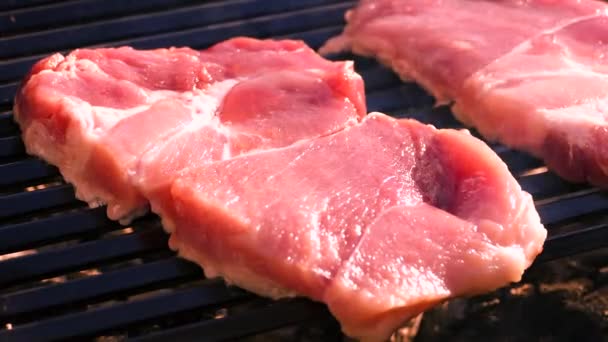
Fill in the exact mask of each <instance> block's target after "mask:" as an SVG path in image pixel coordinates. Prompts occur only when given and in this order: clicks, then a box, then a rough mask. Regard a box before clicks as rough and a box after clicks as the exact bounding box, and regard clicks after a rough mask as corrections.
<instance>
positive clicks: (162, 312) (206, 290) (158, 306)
mask: <svg viewBox="0 0 608 342" xmlns="http://www.w3.org/2000/svg"><path fill="white" fill-rule="evenodd" d="M249 296H250V295H249V294H248V293H246V292H244V291H242V290H239V289H236V288H228V287H226V286H225V285H224V284H223V283H222V282H219V281H216V280H208V281H206V282H203V283H202V284H200V285H197V286H195V287H193V288H187V289H179V290H175V291H174V292H172V293H165V294H160V295H157V296H154V297H151V298H146V299H140V300H134V301H130V302H125V303H120V304H115V305H113V306H110V307H104V308H98V309H94V310H88V311H85V312H79V313H75V314H69V315H65V316H60V317H56V318H51V319H47V320H42V321H38V322H35V323H29V324H26V325H23V326H21V327H19V329H13V330H5V331H0V340H2V341H8V340H10V341H27V342H29V341H37V340H40V339H41V337H43V338H44V339H45V340H58V339H66V338H71V337H78V336H88V335H92V334H96V333H101V332H104V331H108V330H110V329H114V328H117V327H120V326H125V325H130V324H134V323H138V322H142V321H146V320H150V319H153V318H158V317H163V316H165V317H166V316H169V315H171V314H174V313H178V312H182V311H186V310H192V309H197V308H203V307H206V306H212V305H217V304H228V303H230V302H231V301H234V300H237V299H246V298H247V297H249Z"/></svg>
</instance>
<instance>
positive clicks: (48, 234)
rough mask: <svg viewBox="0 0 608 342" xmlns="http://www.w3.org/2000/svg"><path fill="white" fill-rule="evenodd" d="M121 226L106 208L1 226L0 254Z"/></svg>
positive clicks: (85, 209) (81, 210)
mask: <svg viewBox="0 0 608 342" xmlns="http://www.w3.org/2000/svg"><path fill="white" fill-rule="evenodd" d="M113 226H114V227H116V226H118V223H117V222H113V221H110V220H109V219H108V218H107V216H106V208H105V207H99V208H95V209H89V208H83V209H79V210H77V211H74V212H64V213H61V214H59V215H54V216H51V217H46V218H42V219H37V220H32V221H28V222H21V223H16V224H11V225H4V226H0V241H2V245H0V254H6V253H13V252H18V251H20V250H23V249H27V248H35V247H39V246H40V245H42V244H47V243H49V242H54V241H56V240H65V239H68V238H70V237H72V236H76V235H83V234H89V233H93V232H101V231H103V230H105V229H108V227H113Z"/></svg>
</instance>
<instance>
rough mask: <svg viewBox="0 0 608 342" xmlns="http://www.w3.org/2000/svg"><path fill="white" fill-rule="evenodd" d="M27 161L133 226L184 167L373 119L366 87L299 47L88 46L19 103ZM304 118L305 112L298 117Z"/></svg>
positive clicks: (49, 66)
mask: <svg viewBox="0 0 608 342" xmlns="http://www.w3.org/2000/svg"><path fill="white" fill-rule="evenodd" d="M14 112H15V118H16V120H17V121H18V122H19V124H20V126H21V128H22V131H23V139H24V141H25V145H26V146H27V150H28V152H29V153H31V154H34V155H37V156H40V157H42V158H43V159H45V160H47V161H49V162H50V163H52V164H54V165H56V166H58V167H59V170H60V171H61V173H62V175H63V176H64V177H65V179H66V180H67V181H68V182H71V183H73V184H74V185H75V187H76V190H77V196H78V197H79V198H80V199H82V200H84V201H86V202H88V203H89V204H90V205H98V204H101V203H107V204H108V216H109V217H110V218H112V219H121V220H122V221H123V222H128V221H129V220H130V219H131V218H133V217H134V216H137V215H139V214H141V213H142V212H144V211H145V210H146V208H147V202H148V199H151V200H155V199H156V197H155V196H156V195H157V194H159V193H160V192H161V190H162V189H163V187H166V188H168V186H169V185H170V182H171V179H172V177H173V176H174V174H175V173H176V172H177V171H178V170H180V169H181V168H185V167H191V166H193V165H199V164H201V163H207V162H210V161H213V160H219V159H225V158H230V157H232V156H235V155H238V154H240V153H244V152H247V151H250V150H255V149H260V148H268V147H279V146H286V145H289V144H291V143H293V142H295V141H298V140H300V139H309V138H312V137H317V136H322V135H326V134H329V133H332V132H335V131H338V130H341V129H343V128H344V127H346V126H348V125H351V124H353V123H356V122H358V121H359V119H360V118H361V117H362V116H363V115H365V104H364V94H363V82H362V80H361V78H360V77H359V75H357V74H356V73H355V72H354V71H353V67H352V63H350V62H331V61H328V60H325V59H323V58H321V57H320V56H318V55H317V54H316V53H315V52H314V51H313V50H311V49H310V48H308V47H307V46H306V45H305V44H304V43H302V42H298V41H289V40H283V41H272V40H264V41H262V40H255V39H248V38H235V39H231V40H228V41H225V42H223V43H220V44H217V45H215V46H213V47H211V48H210V49H208V50H205V51H195V50H192V49H189V48H171V49H158V50H151V51H138V50H134V49H132V48H128V47H122V48H116V49H94V50H89V49H82V50H76V51H74V52H72V53H70V54H69V55H67V56H65V57H64V56H62V55H60V54H56V55H53V56H50V57H48V58H46V59H44V60H42V61H40V62H39V63H37V64H36V65H35V66H34V68H33V70H32V71H31V73H30V74H29V75H28V77H27V78H26V79H25V81H24V83H23V85H22V87H21V89H20V90H19V92H18V95H17V98H16V101H15V110H14ZM294 114H297V115H294Z"/></svg>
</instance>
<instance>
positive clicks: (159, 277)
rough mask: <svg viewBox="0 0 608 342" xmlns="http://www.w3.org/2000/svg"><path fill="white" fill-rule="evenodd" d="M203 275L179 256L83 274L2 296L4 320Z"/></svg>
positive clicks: (0, 316) (0, 305) (0, 317)
mask: <svg viewBox="0 0 608 342" xmlns="http://www.w3.org/2000/svg"><path fill="white" fill-rule="evenodd" d="M194 277H196V278H199V279H202V277H203V276H202V272H201V270H200V268H199V267H198V266H196V265H195V264H193V263H190V262H187V261H185V260H183V259H179V258H177V257H173V258H169V259H165V260H160V261H154V262H150V263H146V264H142V265H136V266H131V267H126V268H124V269H119V270H116V271H111V272H106V273H102V274H100V275H97V276H93V277H87V278H80V279H75V280H71V281H68V282H65V283H60V284H55V285H51V286H46V287H43V288H40V289H32V290H25V291H21V292H15V293H11V294H7V295H3V296H0V320H4V321H10V320H11V319H13V318H14V317H15V316H19V315H23V314H26V313H32V312H35V311H40V310H45V309H48V308H51V307H57V306H62V305H67V304H72V303H76V302H79V301H85V300H86V301H91V300H95V299H98V298H102V297H105V296H108V295H112V296H124V295H125V293H128V292H132V291H133V290H134V289H139V290H141V288H150V287H151V286H153V285H157V284H163V283H166V282H169V281H175V280H178V279H184V278H194Z"/></svg>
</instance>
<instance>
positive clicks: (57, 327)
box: [0, 0, 608, 341]
mask: <svg viewBox="0 0 608 342" xmlns="http://www.w3.org/2000/svg"><path fill="white" fill-rule="evenodd" d="M354 3H355V2H354V1H334V0H287V1H264V0H228V1H220V0H215V1H194V0H147V1H137V2H136V1H123V0H83V1H66V0H63V1H51V0H4V1H2V2H0V189H1V190H0V340H2V341H35V340H59V339H78V340H81V339H85V338H86V339H91V338H95V337H104V336H105V337H107V336H111V337H114V338H115V339H118V340H122V339H124V338H132V339H135V340H141V341H156V340H158V341H164V340H169V339H174V340H200V341H209V340H222V339H241V338H244V337H246V336H253V335H257V336H267V335H264V334H268V333H269V332H271V333H277V331H278V332H279V333H280V332H285V333H286V334H287V333H289V334H291V335H290V336H292V337H293V336H297V337H299V338H302V339H306V338H308V339H309V340H323V341H332V340H334V341H341V340H342V338H343V337H342V336H341V334H340V331H339V327H338V325H337V323H336V322H335V320H334V319H333V318H332V317H331V315H330V314H329V313H328V311H327V309H326V308H325V306H323V305H321V304H316V303H312V302H310V301H307V300H304V299H291V300H280V301H270V300H266V299H263V298H259V297H257V296H255V295H252V294H250V293H248V292H246V291H243V290H240V289H238V288H235V287H227V286H225V284H223V283H222V282H221V281H220V280H214V279H203V276H202V272H201V271H200V269H199V268H198V267H197V266H196V265H194V264H192V263H189V262H187V261H184V260H181V259H178V258H177V257H176V256H175V255H174V253H172V252H171V251H169V250H168V248H167V236H166V235H165V233H164V232H163V231H162V229H161V226H160V223H159V220H158V218H157V217H155V216H153V215H148V216H146V217H143V218H141V219H138V220H136V221H135V222H134V223H132V224H131V225H130V226H128V227H123V226H120V225H119V224H117V223H115V222H112V221H109V220H108V219H107V218H106V217H105V209H104V208H95V209H91V208H88V207H86V206H85V205H84V204H83V203H82V202H79V201H77V200H76V199H75V197H74V192H73V189H72V187H71V186H70V185H68V184H66V183H65V182H64V181H62V179H61V177H60V176H59V174H58V172H57V170H56V168H54V167H52V166H49V165H47V164H46V163H44V162H42V161H40V160H38V159H35V158H33V157H30V156H28V155H26V154H25V151H24V146H23V143H22V141H21V139H20V137H19V130H18V127H17V126H16V125H15V124H14V123H13V121H12V119H13V118H12V113H11V107H12V99H13V96H14V94H15V90H16V88H17V86H18V82H19V80H20V79H21V78H22V77H23V76H24V75H25V73H26V72H27V71H28V70H29V68H30V67H31V65H32V64H33V63H34V62H35V61H37V60H38V59H40V58H42V57H44V56H46V55H48V54H50V53H52V52H56V51H61V52H65V51H67V50H70V49H73V48H77V47H83V46H118V45H130V46H133V47H136V48H157V47H167V46H191V47H193V48H205V47H207V46H209V45H211V44H213V43H216V42H219V41H221V40H224V39H227V38H230V37H233V36H237V35H248V36H254V37H277V38H284V37H287V38H297V39H302V40H304V41H306V42H307V43H308V44H309V45H311V46H312V47H314V48H318V47H319V46H320V45H321V44H322V43H323V42H324V41H325V40H326V39H327V38H329V37H331V36H333V35H335V34H337V33H339V32H340V30H341V29H342V27H343V25H344V21H343V14H344V12H345V10H347V9H348V8H350V7H352V6H353V5H354ZM333 58H336V59H338V58H339V59H345V58H347V59H354V60H355V64H356V69H357V71H358V72H360V73H361V74H362V75H363V77H364V79H365V81H366V91H367V101H368V106H369V110H370V111H375V110H377V111H382V112H386V113H388V114H391V115H394V116H398V117H413V118H416V119H418V120H421V121H423V122H426V123H431V124H434V125H435V126H437V127H451V128H459V127H461V126H460V125H459V124H458V123H457V122H456V121H455V120H454V119H453V117H452V116H451V115H450V113H449V109H446V108H445V107H434V106H433V98H432V97H431V96H430V95H428V94H427V93H425V92H424V91H423V90H422V89H421V88H419V87H418V86H417V85H415V84H413V83H403V82H401V81H400V80H399V79H398V78H397V77H396V76H395V75H394V74H393V73H392V72H390V71H389V70H388V69H386V68H384V67H382V66H380V65H379V64H377V63H376V62H375V61H373V60H370V59H365V58H360V57H355V56H352V55H340V56H334V57H333ZM473 134H475V132H473ZM491 146H492V148H493V149H494V150H495V151H496V152H497V153H498V154H499V155H500V156H501V157H502V158H503V160H505V162H506V163H507V164H508V165H509V167H510V170H511V171H512V172H513V174H514V175H516V176H517V178H518V180H519V181H520V183H521V185H522V186H523V188H524V189H526V190H527V191H529V192H530V193H531V194H532V195H533V196H534V198H535V200H536V203H537V205H538V210H539V212H540V214H541V217H542V220H543V222H544V224H545V225H546V226H547V228H548V230H549V239H548V241H547V243H546V247H545V251H544V252H543V253H542V254H541V256H540V257H539V258H538V260H537V262H536V263H537V264H539V263H543V262H546V261H549V260H553V259H556V258H562V257H568V256H571V255H573V254H577V253H582V252H585V251H590V250H593V249H597V248H601V247H608V194H607V193H605V192H602V191H599V190H597V189H595V188H591V187H589V186H586V185H574V184H570V183H567V182H564V181H562V180H561V179H560V178H558V177H557V176H555V175H554V174H552V173H551V172H547V171H546V169H545V168H544V167H543V164H542V163H541V162H540V161H539V160H537V159H534V158H532V157H530V156H528V155H525V154H523V153H519V152H516V151H512V150H509V149H507V148H505V147H504V146H501V145H498V144H492V145H491Z"/></svg>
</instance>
